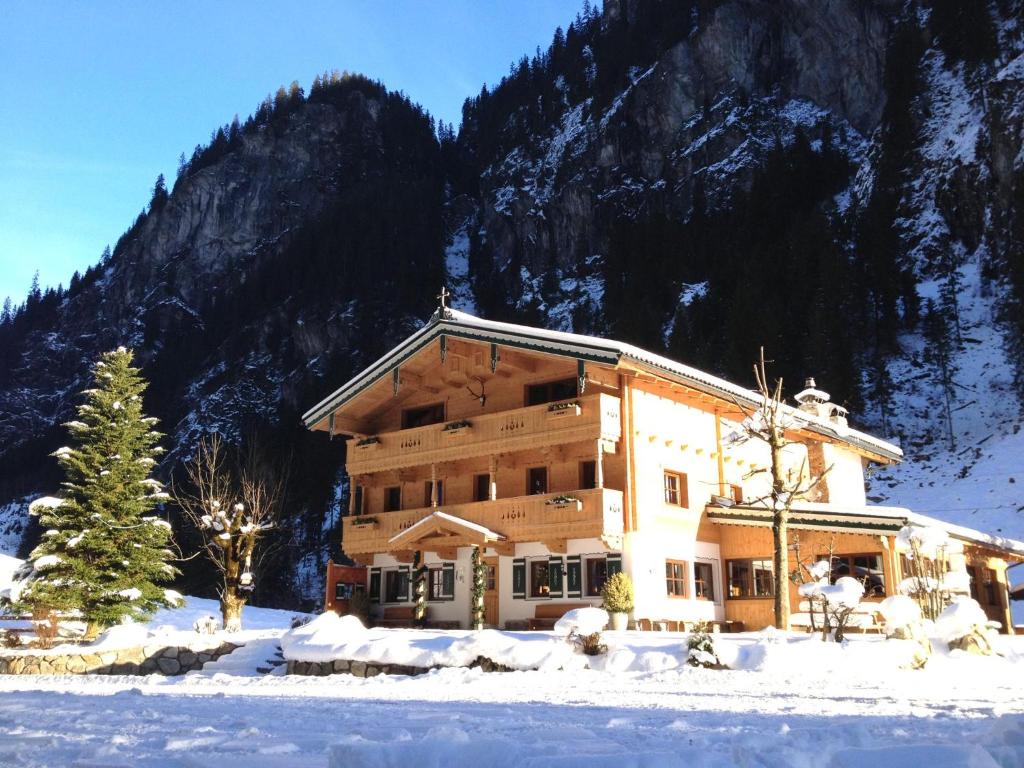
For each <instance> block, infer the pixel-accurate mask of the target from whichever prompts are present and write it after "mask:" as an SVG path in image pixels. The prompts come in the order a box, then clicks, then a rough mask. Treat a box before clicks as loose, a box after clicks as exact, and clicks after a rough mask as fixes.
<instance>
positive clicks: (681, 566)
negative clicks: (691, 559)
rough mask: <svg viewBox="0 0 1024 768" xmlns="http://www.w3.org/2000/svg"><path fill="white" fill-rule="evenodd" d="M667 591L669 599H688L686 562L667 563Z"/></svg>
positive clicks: (668, 561) (671, 561)
mask: <svg viewBox="0 0 1024 768" xmlns="http://www.w3.org/2000/svg"><path fill="white" fill-rule="evenodd" d="M665 590H666V591H667V592H668V596H669V597H686V562H685V561H684V560H666V561H665Z"/></svg>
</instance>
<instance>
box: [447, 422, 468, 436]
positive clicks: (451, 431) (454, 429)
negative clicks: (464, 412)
mask: <svg viewBox="0 0 1024 768" xmlns="http://www.w3.org/2000/svg"><path fill="white" fill-rule="evenodd" d="M472 428H473V425H472V424H471V423H470V422H468V421H450V422H448V423H447V424H445V425H444V429H442V430H441V435H442V436H444V437H447V438H454V437H459V436H460V435H468V434H469V432H470V430H472Z"/></svg>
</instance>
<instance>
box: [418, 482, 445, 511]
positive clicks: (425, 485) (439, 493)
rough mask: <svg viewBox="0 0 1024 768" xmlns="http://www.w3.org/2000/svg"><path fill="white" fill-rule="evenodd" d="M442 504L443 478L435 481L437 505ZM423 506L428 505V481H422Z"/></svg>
mask: <svg viewBox="0 0 1024 768" xmlns="http://www.w3.org/2000/svg"><path fill="white" fill-rule="evenodd" d="M442 504H444V480H441V479H440V478H439V479H438V481H437V506H441V505H442ZM423 506H424V507H429V506H430V481H429V480H424V481H423Z"/></svg>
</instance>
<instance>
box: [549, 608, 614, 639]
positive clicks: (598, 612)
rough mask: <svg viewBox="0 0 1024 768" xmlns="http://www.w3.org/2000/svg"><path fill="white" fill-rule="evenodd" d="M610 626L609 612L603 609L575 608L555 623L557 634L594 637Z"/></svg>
mask: <svg viewBox="0 0 1024 768" xmlns="http://www.w3.org/2000/svg"><path fill="white" fill-rule="evenodd" d="M607 625H608V612H607V611H605V610H602V609H601V608H575V609H573V610H571V611H569V612H568V613H566V614H565V615H564V616H562V618H560V619H559V620H558V621H556V622H555V634H556V635H561V636H563V637H568V636H569V635H571V634H578V635H592V634H594V633H595V632H600V631H601V630H603V629H604V628H605V627H606V626H607Z"/></svg>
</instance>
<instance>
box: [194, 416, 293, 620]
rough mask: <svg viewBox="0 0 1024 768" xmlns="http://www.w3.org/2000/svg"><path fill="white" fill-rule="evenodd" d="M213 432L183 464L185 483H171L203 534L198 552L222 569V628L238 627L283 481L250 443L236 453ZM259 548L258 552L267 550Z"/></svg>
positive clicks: (273, 525)
mask: <svg viewBox="0 0 1024 768" xmlns="http://www.w3.org/2000/svg"><path fill="white" fill-rule="evenodd" d="M231 453H232V458H230V459H229V457H228V455H227V454H228V451H227V450H225V448H224V445H223V443H222V441H221V439H220V436H219V435H217V434H213V435H210V436H208V437H205V438H203V439H202V440H200V441H199V445H198V446H197V447H196V453H195V455H194V456H193V457H192V458H191V459H190V460H189V461H187V462H186V463H185V480H186V483H185V487H184V488H182V487H179V486H178V484H175V487H174V503H175V504H177V505H178V506H179V507H180V508H181V510H182V512H184V513H185V516H186V517H187V518H188V519H189V521H190V522H191V523H192V524H193V525H194V526H195V528H196V530H197V531H198V532H199V534H200V535H201V536H202V548H201V552H202V553H203V554H204V555H205V556H206V558H207V559H208V560H209V561H210V562H211V563H213V565H214V566H215V567H216V568H217V570H218V571H220V574H221V584H220V585H219V588H218V595H219V597H220V612H221V618H222V620H223V624H224V629H226V630H227V631H229V632H234V631H237V630H239V629H241V628H242V609H243V608H244V607H245V604H246V603H247V602H248V601H249V596H250V595H251V594H252V592H253V590H254V589H255V587H256V575H257V573H258V571H259V564H260V556H259V555H258V553H257V547H258V546H259V545H260V543H261V541H262V539H263V537H264V536H265V535H266V534H267V532H269V531H270V530H271V529H272V528H274V527H275V525H276V521H277V517H278V513H279V511H280V503H281V497H282V495H283V493H284V481H283V480H282V479H281V477H280V475H277V474H275V473H274V472H273V471H272V470H271V469H270V468H269V466H268V464H267V463H266V462H265V461H264V460H263V457H262V456H261V455H260V452H259V451H258V450H257V449H256V448H255V446H254V444H253V443H252V442H250V445H249V449H248V450H247V451H246V452H245V453H244V454H243V455H242V456H241V458H239V457H238V453H237V452H236V451H231ZM267 551H268V549H267V548H266V547H262V548H261V549H260V552H262V554H266V553H267Z"/></svg>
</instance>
